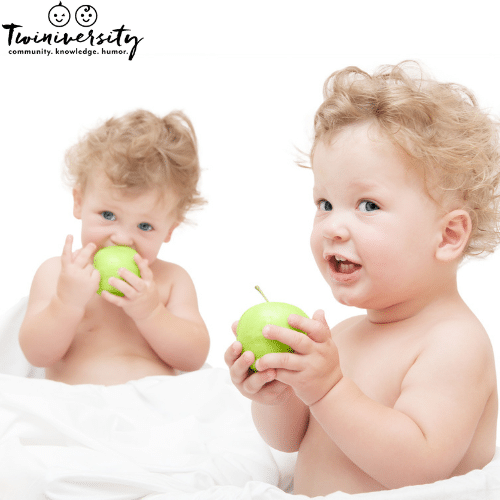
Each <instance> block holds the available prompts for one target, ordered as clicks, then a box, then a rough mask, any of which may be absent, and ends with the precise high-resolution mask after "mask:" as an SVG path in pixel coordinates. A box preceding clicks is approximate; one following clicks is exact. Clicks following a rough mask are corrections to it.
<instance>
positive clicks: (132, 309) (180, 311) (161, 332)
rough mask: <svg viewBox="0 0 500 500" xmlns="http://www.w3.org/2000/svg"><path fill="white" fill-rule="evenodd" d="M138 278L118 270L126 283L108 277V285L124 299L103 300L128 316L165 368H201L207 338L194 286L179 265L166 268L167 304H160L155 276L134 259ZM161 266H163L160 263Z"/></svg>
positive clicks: (108, 296) (138, 258) (105, 294)
mask: <svg viewBox="0 0 500 500" xmlns="http://www.w3.org/2000/svg"><path fill="white" fill-rule="evenodd" d="M134 259H135V261H136V263H137V265H138V267H139V271H140V273H141V277H138V276H136V275H135V274H134V273H132V272H130V271H129V270H127V269H121V270H119V275H120V276H121V277H122V278H123V279H124V280H126V281H123V280H120V279H118V278H110V280H109V282H110V284H111V285H112V286H114V287H115V288H117V289H118V290H120V291H121V292H122V293H123V294H124V296H123V297H119V296H116V295H113V294H110V293H109V292H105V291H103V292H102V297H103V298H104V299H106V300H107V301H109V302H111V303H113V304H115V305H117V306H119V307H121V308H122V309H123V310H124V312H125V313H126V314H127V315H128V316H130V317H131V318H132V319H133V320H134V322H135V324H136V326H137V328H138V329H139V331H140V332H141V334H142V335H143V337H144V338H145V339H146V340H147V342H148V343H149V345H150V346H151V348H152V349H153V350H154V351H155V352H156V354H157V355H158V356H159V357H160V358H161V359H162V360H163V361H164V362H165V363H166V364H168V365H170V366H172V367H173V368H176V369H178V370H182V371H194V370H198V369H199V368H201V367H202V366H203V363H204V362H205V360H206V359H207V355H208V350H209V347H210V338H209V335H208V331H207V328H206V326H205V323H204V321H203V319H202V317H201V315H200V312H199V309H198V300H197V297H196V290H195V288H194V284H193V282H192V280H191V278H190V277H189V275H188V273H187V272H186V271H185V270H184V269H182V268H181V267H180V266H176V265H174V264H169V265H168V271H167V272H168V281H169V282H170V283H172V285H171V290H170V294H169V297H168V301H167V303H166V304H164V303H162V301H161V297H160V292H159V288H158V284H157V283H156V280H161V279H162V272H159V273H157V276H156V277H155V276H154V275H153V272H152V270H151V268H150V267H149V265H148V261H147V260H146V259H143V258H142V257H141V256H140V255H139V254H136V255H135V256H134ZM163 264H165V263H163Z"/></svg>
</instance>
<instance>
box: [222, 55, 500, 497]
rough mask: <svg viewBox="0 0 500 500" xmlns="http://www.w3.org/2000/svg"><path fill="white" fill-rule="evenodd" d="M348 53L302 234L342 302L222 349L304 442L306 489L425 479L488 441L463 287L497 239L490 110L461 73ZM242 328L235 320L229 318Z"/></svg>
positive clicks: (318, 491)
mask: <svg viewBox="0 0 500 500" xmlns="http://www.w3.org/2000/svg"><path fill="white" fill-rule="evenodd" d="M414 67H415V65H414V64H413V63H411V62H404V63H401V64H399V65H396V66H387V67H382V68H380V69H379V70H377V72H375V73H374V74H373V75H369V74H367V73H366V72H364V71H362V70H360V69H358V68H356V67H348V68H345V69H344V70H341V71H337V72H335V73H333V74H332V75H331V76H330V77H329V78H328V80H327V81H326V83H325V86H324V102H323V103H322V104H321V106H320V108H319V109H318V111H317V113H316V116H315V120H314V129H315V138H314V143H313V147H312V152H311V155H310V159H311V165H312V172H313V175H314V200H315V204H316V206H317V212H316V215H315V219H314V224H313V229H312V234H311V248H312V252H313V255H314V258H315V260H316V263H317V265H318V267H319V270H320V272H321V273H322V275H323V277H324V278H325V280H326V281H327V283H328V284H329V286H330V288H331V290H332V293H333V296H334V297H335V299H336V300H338V301H339V302H340V303H341V304H345V305H348V306H355V307H358V308H362V309H366V314H364V315H360V316H354V317H352V318H350V319H347V320H345V321H342V322H341V323H340V324H338V325H336V326H335V327H333V328H332V329H330V328H329V326H328V325H327V322H326V320H325V315H324V313H323V312H322V311H317V312H316V313H315V314H314V315H313V317H312V318H311V319H308V318H304V317H301V316H297V315H291V316H290V317H289V320H288V323H289V325H290V326H291V327H293V328H296V329H299V330H302V331H304V332H305V333H306V334H307V336H306V335H303V334H302V333H300V332H297V331H293V330H291V329H288V328H283V327H276V326H266V327H265V328H264V330H263V335H264V336H265V337H267V338H270V339H275V340H279V341H280V342H283V343H284V344H287V345H289V346H290V347H291V348H292V349H293V350H294V353H289V352H287V353H271V354H266V355H264V356H263V357H261V358H260V359H258V360H257V362H256V368H257V370H259V371H258V372H257V373H253V372H252V371H250V370H249V366H250V365H251V364H252V363H253V361H254V355H253V353H252V352H245V353H244V354H241V349H242V346H241V344H240V343H239V342H235V343H234V344H233V345H232V346H231V347H230V348H229V349H228V350H227V351H226V354H225V361H226V363H227V364H228V366H229V367H230V374H231V378H232V381H233V383H234V384H235V385H236V387H237V388H238V389H239V391H240V392H241V393H242V394H243V395H244V396H246V397H248V398H250V399H252V400H253V401H252V415H253V419H254V422H255V425H256V427H257V429H258V430H259V432H260V434H261V435H262V437H263V438H264V439H265V440H266V441H267V442H268V443H269V445H270V446H272V447H274V448H276V449H278V450H282V451H285V452H294V451H298V459H297V464H296V470H295V478H294V492H295V493H296V494H304V495H308V496H311V497H314V496H321V495H327V494H329V493H331V492H334V491H343V492H347V493H350V494H355V493H362V492H372V491H378V490H386V489H394V488H400V487H404V486H409V485H417V484H423V483H431V482H434V481H438V480H443V479H447V478H450V477H452V476H457V475H462V474H465V473H467V472H470V471H472V470H474V469H480V468H482V467H484V466H485V465H486V464H487V463H488V462H490V461H491V459H492V458H493V455H494V453H495V445H496V427H497V413H498V397H497V382H496V375H495V363H494V358H493V350H492V346H491V344H490V340H489V338H488V335H487V333H486V331H485V330H484V328H483V326H482V325H481V323H480V322H479V320H478V319H477V318H476V316H475V315H474V314H473V313H472V311H471V310H470V309H469V308H468V307H467V305H466V304H465V303H464V301H463V300H462V298H461V297H460V295H459V292H458V289H457V270H458V267H459V264H460V263H461V262H462V260H463V259H464V258H466V257H472V256H477V255H479V254H484V253H488V252H492V251H493V250H494V248H495V247H496V245H497V244H498V242H499V232H498V228H499V223H500V206H499V195H498V187H499V183H500V150H499V139H498V138H499V135H498V132H499V128H498V122H497V121H496V120H494V119H493V118H492V117H490V116H488V115H487V114H486V113H484V112H483V111H482V110H481V109H480V108H479V107H478V104H477V102H476V99H475V97H474V96H473V94H472V93H471V92H470V91H469V90H467V89H466V88H464V87H462V86H459V85H454V84H445V83H440V82H437V81H435V80H434V79H432V78H428V77H425V76H423V75H422V74H418V75H412V71H413V69H414ZM233 330H235V326H233Z"/></svg>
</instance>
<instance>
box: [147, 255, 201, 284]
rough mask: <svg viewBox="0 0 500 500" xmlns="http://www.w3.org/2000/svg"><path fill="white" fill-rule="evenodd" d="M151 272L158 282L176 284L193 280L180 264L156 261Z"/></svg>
mask: <svg viewBox="0 0 500 500" xmlns="http://www.w3.org/2000/svg"><path fill="white" fill-rule="evenodd" d="M151 270H152V271H153V273H154V275H155V279H156V281H157V282H160V283H166V282H169V283H171V284H175V283H176V282H179V281H184V280H189V281H191V278H190V276H189V274H188V272H187V271H186V270H185V269H184V268H183V267H181V266H179V265H178V264H174V263H173V262H166V261H164V260H160V259H156V260H155V262H154V264H152V266H151Z"/></svg>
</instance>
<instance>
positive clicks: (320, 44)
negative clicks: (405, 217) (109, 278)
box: [0, 0, 500, 367]
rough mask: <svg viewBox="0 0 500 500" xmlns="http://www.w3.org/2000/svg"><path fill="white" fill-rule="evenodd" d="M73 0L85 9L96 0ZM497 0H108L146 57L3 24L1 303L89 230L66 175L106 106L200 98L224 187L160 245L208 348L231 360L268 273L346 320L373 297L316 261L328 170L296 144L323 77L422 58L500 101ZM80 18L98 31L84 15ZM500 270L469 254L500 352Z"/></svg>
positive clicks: (43, 10)
mask: <svg viewBox="0 0 500 500" xmlns="http://www.w3.org/2000/svg"><path fill="white" fill-rule="evenodd" d="M55 3H58V2H53V1H52V0H50V1H36V2H35V1H23V0H21V1H19V2H9V4H8V5H5V4H4V3H3V4H2V7H1V11H0V20H1V22H2V24H6V23H16V24H21V25H23V28H22V29H21V31H22V32H23V33H24V34H30V35H31V36H33V35H34V34H35V33H36V32H37V31H39V32H40V33H41V34H42V33H44V32H54V31H56V29H55V28H54V27H53V26H51V25H50V24H49V23H48V20H47V12H48V10H49V9H50V7H52V5H53V4H55ZM64 4H65V5H66V6H67V7H68V8H69V9H70V11H71V12H72V13H74V11H75V10H76V9H77V7H79V6H80V2H78V1H75V0H66V1H65V2H64ZM493 4H494V2H491V1H490V2H488V1H476V2H474V4H473V6H472V8H471V4H470V2H460V1H454V2H449V1H439V2H435V1H434V2H428V1H427V2H418V3H413V5H414V6H415V7H414V10H411V9H412V7H408V6H407V4H405V6H404V7H402V6H403V3H401V2H397V1H385V2H384V1H378V2H373V1H361V2H360V1H357V2H339V1H327V0H323V1H314V0H313V1H308V2H292V1H272V0H268V1H262V0H258V1H251V2H250V1H248V2H240V1H226V2H221V1H210V0H203V1H198V2H194V1H184V0H183V1H178V0H176V1H164V2H156V1H152V0H146V1H143V2H141V3H139V2H131V1H122V2H118V1H109V0H106V1H104V0H94V1H93V2H92V5H93V6H94V7H95V8H96V10H97V12H98V14H99V19H98V22H97V23H96V25H95V26H94V27H93V29H94V31H95V33H96V34H97V33H100V32H101V31H102V32H104V33H105V34H107V33H109V31H110V30H111V29H114V28H118V27H120V26H121V25H122V24H125V25H126V28H129V29H131V30H132V31H131V33H132V34H134V35H138V36H140V37H144V40H142V41H141V42H140V44H139V47H138V49H137V54H136V56H135V58H134V60H133V61H129V60H128V59H127V57H126V56H103V55H99V56H92V57H88V56H85V55H79V56H69V55H65V56H55V55H51V56H45V55H37V56H28V55H9V54H8V49H9V47H8V46H7V30H3V29H2V32H1V34H0V64H1V72H2V77H1V79H0V85H1V94H0V95H1V97H0V99H1V117H2V118H1V125H0V126H1V134H0V137H1V141H2V143H1V144H2V148H1V182H0V217H1V230H0V243H1V245H0V252H1V254H0V256H1V259H2V261H3V264H2V280H1V286H0V312H3V311H5V310H6V309H7V308H8V307H10V306H12V305H13V304H15V303H16V302H17V301H18V300H19V299H20V298H21V297H23V296H26V295H28V293H29V287H30V284H31V279H32V277H33V275H34V273H35V271H36V269H37V268H38V266H39V265H40V264H41V263H42V262H43V261H44V260H45V259H47V258H49V257H52V256H54V255H58V254H60V252H61V250H62V246H63V242H64V238H65V236H66V234H68V233H72V234H74V235H75V239H76V242H77V244H79V231H80V225H79V224H80V223H79V221H76V220H75V219H73V217H72V198H71V194H70V191H69V189H67V188H65V187H64V186H63V183H62V181H61V176H60V173H61V168H62V164H63V156H64V152H65V150H66V149H67V148H68V147H69V146H70V145H71V144H73V143H74V142H75V141H76V140H77V138H78V137H79V136H81V135H82V134H83V133H85V131H86V130H87V129H89V128H92V127H94V126H96V125H97V124H99V123H100V122H101V121H102V120H104V119H107V118H109V117H110V116H112V115H121V114H123V113H125V112H128V111H131V110H134V109H136V108H146V109H149V110H151V111H153V112H155V113H157V114H159V115H164V114H166V113H168V112H169V111H171V110H172V109H182V110H184V111H185V112H186V113H187V114H188V116H189V117H190V118H191V119H192V121H193V123H194V125H195V129H196V132H197V134H198V137H199V149H200V161H201V165H202V168H203V174H202V181H201V185H200V188H201V191H202V194H203V195H204V196H205V197H206V198H207V199H208V201H209V204H208V205H207V206H206V207H205V208H204V209H203V210H202V211H199V212H197V213H194V214H193V215H192V219H193V220H194V221H195V222H196V225H191V226H189V225H184V226H183V227H181V228H179V229H177V230H176V232H175V233H174V236H173V239H172V241H171V242H170V243H169V244H167V245H164V247H163V248H162V250H161V252H160V254H159V257H160V258H162V259H164V260H171V261H173V262H176V263H178V264H180V265H181V266H183V267H184V268H185V269H187V270H188V272H189V273H190V275H191V277H192V278H193V280H194V282H195V285H196V287H197V291H198V297H199V305H200V310H201V313H202V315H203V317H204V319H205V321H206V323H207V325H208V328H209V331H210V335H211V341H212V344H211V350H210V355H209V358H208V362H209V363H210V364H212V365H213V366H221V367H225V364H224V361H223V353H224V351H225V349H226V348H227V347H228V345H229V344H230V343H231V342H232V340H233V336H232V333H231V329H230V325H231V323H232V322H233V321H234V320H236V319H238V317H239V316H240V315H241V314H242V313H243V312H244V311H245V310H246V309H247V308H248V307H250V306H252V305H254V304H256V303H258V302H259V301H260V296H259V295H258V294H257V292H256V291H255V290H254V289H253V287H254V285H256V284H259V285H260V286H261V287H262V288H263V290H264V291H265V293H266V295H267V296H268V298H269V299H270V300H275V301H283V302H290V303H292V304H295V305H297V306H299V307H301V308H302V309H304V310H305V311H306V312H307V313H308V314H312V313H313V312H314V310H315V309H318V308H323V309H324V310H325V311H326V313H327V319H328V320H329V322H330V324H332V325H333V324H334V323H336V322H338V321H339V320H341V319H343V318H345V317H348V316H350V315H353V314H357V313H359V311H356V310H353V309H350V308H347V307H345V306H341V305H339V304H337V303H336V302H335V301H334V299H333V298H332V296H331V292H330V290H329V288H328V286H327V285H326V283H325V282H324V281H323V279H322V278H321V276H320V274H319V272H318V271H317V269H316V266H315V263H314V261H313V258H312V255H311V252H310V249H309V233H310V229H311V226H312V218H313V214H314V205H313V202H312V195H311V186H312V174H311V172H310V171H308V170H304V169H301V168H299V167H297V166H296V165H295V163H294V161H295V159H296V158H297V148H299V149H302V150H305V151H308V148H309V147H310V144H311V143H310V141H311V137H312V119H313V116H314V113H315V111H316V109H317V107H318V106H319V104H320V103H321V100H322V85H323V82H324V80H325V79H326V77H327V76H328V75H329V74H330V73H331V72H333V71H335V70H337V69H340V68H343V67H345V66H348V65H357V66H359V67H360V68H362V69H364V70H367V71H369V72H372V71H373V70H374V69H375V68H376V67H378V66H379V65H381V64H395V63H398V62H400V61H402V60H404V59H416V60H418V61H420V62H421V63H422V64H423V65H424V67H425V68H427V70H428V71H429V72H430V73H431V74H432V75H434V76H435V77H436V78H437V79H439V80H445V81H454V82H458V83H461V84H463V85H466V86H468V87H469V88H471V89H472V90H473V91H474V92H475V94H476V96H477V98H478V99H479V102H480V104H481V105H482V106H483V107H484V108H486V109H488V110H490V111H491V112H492V113H494V114H496V115H499V114H500V95H499V92H498V89H499V80H500V78H499V77H500V50H499V48H498V47H499V44H498V37H497V34H498V30H497V16H496V15H494V14H493ZM417 6H418V7H417ZM67 28H68V32H70V33H77V32H79V31H82V29H81V28H79V27H78V26H77V25H76V24H75V23H74V20H72V21H71V23H70V25H68V27H67ZM70 28H71V29H70ZM65 30H66V28H64V29H63V30H62V31H65ZM83 31H86V30H83ZM40 45H41V44H40ZM28 47H29V48H38V47H36V45H35V44H33V43H31V44H30V45H29V46H28ZM61 47H62V45H61V44H59V48H61ZM83 47H84V45H83V44H82V47H81V48H83ZM16 48H23V47H22V46H17V47H16ZM98 50H99V49H98ZM499 276H500V253H497V254H494V255H492V256H490V257H488V258H486V259H484V260H479V261H474V262H469V263H467V264H466V265H465V266H464V267H463V268H462V269H461V270H460V274H459V284H460V291H461V293H462V295H463V297H464V298H465V300H466V301H467V303H468V304H469V305H470V307H471V308H472V310H473V311H474V312H475V313H476V315H477V316H478V317H479V318H480V320H481V321H482V322H483V324H484V325H485V327H486V328H487V330H488V331H489V334H490V337H491V340H492V342H493V345H494V349H495V352H496V357H497V359H500V316H499V314H498V310H499V305H500V303H499V293H498V277H499Z"/></svg>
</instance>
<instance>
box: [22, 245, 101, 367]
mask: <svg viewBox="0 0 500 500" xmlns="http://www.w3.org/2000/svg"><path fill="white" fill-rule="evenodd" d="M72 244H73V237H72V236H68V237H67V238H66V242H65V244H64V249H63V253H62V255H61V257H60V258H59V257H56V258H52V259H49V260H47V261H46V262H44V263H43V264H42V265H41V266H40V268H39V269H38V271H37V272H36V274H35V277H34V278H33V283H32V286H31V291H30V297H29V301H28V308H27V311H26V315H25V318H24V321H23V323H22V325H21V329H20V332H19V343H20V345H21V349H22V350H23V352H24V355H25V356H26V358H27V360H28V361H29V362H30V363H31V364H32V365H34V366H43V367H47V366H51V365H52V364H54V363H55V362H57V361H59V360H60V359H61V358H62V357H63V356H64V354H66V352H67V350H68V348H69V346H70V345H71V343H72V341H73V338H74V336H75V333H76V328H77V325H78V324H79V323H80V321H81V320H82V318H83V315H84V312H85V306H86V304H87V302H88V301H89V300H90V298H91V297H92V296H93V295H94V294H95V293H96V291H97V289H98V287H99V279H100V275H99V272H98V271H96V270H95V269H94V267H93V266H92V263H91V259H90V257H91V255H92V253H93V252H94V250H95V245H94V244H93V243H90V244H88V245H87V246H86V247H85V248H83V249H81V250H77V251H75V252H73V251H72V248H71V247H72Z"/></svg>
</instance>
